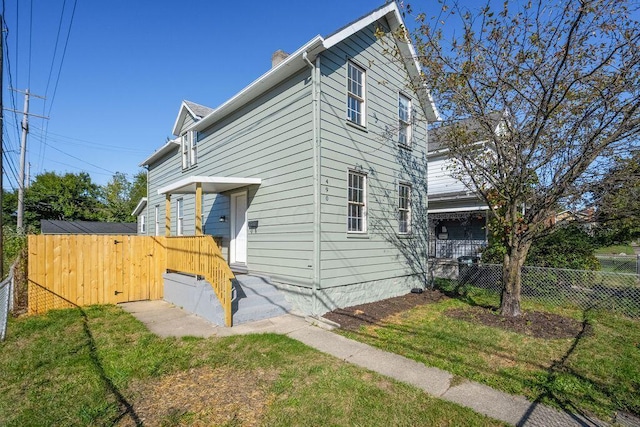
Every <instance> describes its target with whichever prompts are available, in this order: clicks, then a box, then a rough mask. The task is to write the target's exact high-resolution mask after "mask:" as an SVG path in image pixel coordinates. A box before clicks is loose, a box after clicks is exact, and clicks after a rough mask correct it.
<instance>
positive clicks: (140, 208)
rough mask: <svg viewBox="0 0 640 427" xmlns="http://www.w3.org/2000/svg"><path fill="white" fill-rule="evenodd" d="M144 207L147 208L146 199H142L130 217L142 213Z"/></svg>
mask: <svg viewBox="0 0 640 427" xmlns="http://www.w3.org/2000/svg"><path fill="white" fill-rule="evenodd" d="M145 206H147V198H146V197H142V198H141V199H140V201H139V202H138V204H137V205H136V208H135V209H134V210H133V212H132V213H131V216H138V215H139V214H140V212H142V210H143V209H144V208H145Z"/></svg>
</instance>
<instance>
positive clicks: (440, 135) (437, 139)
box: [428, 111, 504, 153]
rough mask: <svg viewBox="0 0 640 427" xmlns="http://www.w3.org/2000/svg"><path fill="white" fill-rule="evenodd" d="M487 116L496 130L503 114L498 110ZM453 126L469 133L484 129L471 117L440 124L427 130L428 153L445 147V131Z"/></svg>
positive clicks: (495, 130) (479, 131) (480, 131)
mask: <svg viewBox="0 0 640 427" xmlns="http://www.w3.org/2000/svg"><path fill="white" fill-rule="evenodd" d="M487 118H488V120H489V123H490V124H491V125H492V127H493V131H494V132H497V130H498V125H499V124H500V122H501V121H502V120H504V114H503V113H501V112H499V111H494V112H492V113H489V115H488V116H487ZM455 127H460V128H463V129H464V130H465V131H467V132H469V133H475V132H478V133H482V131H483V130H484V128H483V127H482V125H481V124H480V122H479V121H478V120H477V119H475V118H473V117H470V118H466V119H462V120H456V121H455V122H453V123H443V124H442V125H441V126H438V127H437V128H434V129H430V130H429V147H428V151H429V153H433V152H434V151H439V150H442V149H444V148H445V147H446V144H445V140H446V138H447V132H448V131H450V130H451V129H453V128H455ZM478 142H480V141H478Z"/></svg>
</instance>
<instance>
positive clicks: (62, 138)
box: [32, 126, 148, 154]
mask: <svg viewBox="0 0 640 427" xmlns="http://www.w3.org/2000/svg"><path fill="white" fill-rule="evenodd" d="M32 128H34V129H36V130H44V129H42V128H39V127H37V126H32ZM46 132H47V137H46V138H44V139H43V140H47V141H58V142H63V143H65V144H68V145H75V146H79V147H86V146H87V145H91V146H93V147H94V148H95V149H97V150H105V151H117V152H122V151H126V152H130V153H143V154H144V153H147V152H148V150H142V149H136V148H131V147H125V146H121V145H112V144H104V143H101V142H94V141H89V140H86V139H80V138H74V137H71V136H66V135H61V134H59V133H55V132H50V131H48V130H47V131H46ZM51 135H54V136H57V137H58V138H52V137H51Z"/></svg>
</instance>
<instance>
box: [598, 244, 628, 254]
mask: <svg viewBox="0 0 640 427" xmlns="http://www.w3.org/2000/svg"><path fill="white" fill-rule="evenodd" d="M595 254H596V255H620V254H625V255H634V254H635V252H634V251H633V247H631V245H615V246H607V247H605V248H598V249H596V250H595Z"/></svg>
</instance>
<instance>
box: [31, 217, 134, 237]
mask: <svg viewBox="0 0 640 427" xmlns="http://www.w3.org/2000/svg"><path fill="white" fill-rule="evenodd" d="M40 231H41V232H42V234H138V224H136V223H135V222H98V221H60V220H51V219H43V220H41V221H40Z"/></svg>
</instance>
